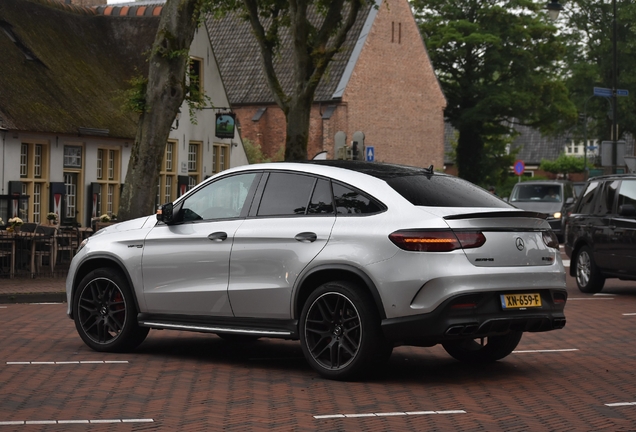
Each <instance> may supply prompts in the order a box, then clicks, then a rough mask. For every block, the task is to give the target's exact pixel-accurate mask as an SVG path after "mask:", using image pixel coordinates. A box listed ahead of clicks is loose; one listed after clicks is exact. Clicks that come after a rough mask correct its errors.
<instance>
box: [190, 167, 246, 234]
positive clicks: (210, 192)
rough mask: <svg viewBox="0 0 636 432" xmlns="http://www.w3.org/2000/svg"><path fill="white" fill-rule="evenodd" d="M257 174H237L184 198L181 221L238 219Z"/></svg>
mask: <svg viewBox="0 0 636 432" xmlns="http://www.w3.org/2000/svg"><path fill="white" fill-rule="evenodd" d="M257 176H258V174H256V173H250V174H239V175H235V176H231V177H225V178H222V179H220V180H217V181H215V182H213V183H210V184H208V185H206V186H205V187H203V188H202V189H199V190H198V191H196V192H195V193H193V194H192V195H191V196H189V197H188V198H186V200H185V201H184V203H183V206H182V208H181V213H182V215H183V221H184V222H188V221H196V220H215V219H227V218H234V217H239V216H240V215H241V210H243V206H244V205H245V200H246V198H247V196H248V195H249V192H250V188H251V187H252V185H253V184H254V180H255V179H256V177H257Z"/></svg>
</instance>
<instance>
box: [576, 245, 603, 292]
mask: <svg viewBox="0 0 636 432" xmlns="http://www.w3.org/2000/svg"><path fill="white" fill-rule="evenodd" d="M575 265H576V269H575V270H576V285H577V286H578V287H579V290H580V291H581V292H583V293H587V294H595V293H598V292H601V290H602V289H603V285H605V278H604V277H603V275H602V274H601V272H600V271H599V269H598V267H596V263H595V262H594V258H592V249H590V247H589V246H583V247H582V248H581V250H580V251H579V253H578V254H577V256H576V264H575Z"/></svg>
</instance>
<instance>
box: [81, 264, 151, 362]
mask: <svg viewBox="0 0 636 432" xmlns="http://www.w3.org/2000/svg"><path fill="white" fill-rule="evenodd" d="M73 317H74V321H75V328H76V329H77V332H78V333H79V335H80V337H81V338H82V340H83V341H84V343H85V344H86V345H88V346H89V347H91V348H92V349H94V350H95V351H100V352H126V351H130V350H133V349H135V348H136V347H137V346H139V345H140V344H141V343H142V342H143V341H144V339H145V338H146V336H147V335H148V331H149V330H150V329H149V328H147V327H140V326H139V325H138V324H137V308H136V306H135V301H134V298H133V295H132V292H131V290H130V287H129V286H128V282H127V281H126V279H125V278H124V276H123V275H122V274H121V272H119V271H117V270H114V269H111V268H100V269H97V270H93V271H92V272H90V273H89V274H87V275H86V276H85V277H84V278H83V279H82V281H81V282H80V284H79V285H78V286H77V289H76V290H75V295H74V296H73Z"/></svg>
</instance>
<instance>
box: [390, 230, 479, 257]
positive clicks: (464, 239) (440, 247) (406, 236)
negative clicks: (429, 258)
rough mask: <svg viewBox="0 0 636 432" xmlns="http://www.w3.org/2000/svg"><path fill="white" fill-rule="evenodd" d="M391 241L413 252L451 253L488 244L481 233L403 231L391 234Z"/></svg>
mask: <svg viewBox="0 0 636 432" xmlns="http://www.w3.org/2000/svg"><path fill="white" fill-rule="evenodd" d="M389 239H390V240H391V241H392V242H393V243H394V244H395V245H396V246H397V247H399V248H400V249H404V250H407V251H412V252H449V251H452V250H455V249H460V248H464V249H467V248H477V247H480V246H481V245H483V244H484V243H486V237H485V236H484V235H483V234H482V233H481V232H479V231H460V232H453V231H451V230H437V231H426V230H401V231H396V232H394V233H392V234H390V235H389Z"/></svg>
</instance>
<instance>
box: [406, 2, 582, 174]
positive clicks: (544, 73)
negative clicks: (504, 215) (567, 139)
mask: <svg viewBox="0 0 636 432" xmlns="http://www.w3.org/2000/svg"><path fill="white" fill-rule="evenodd" d="M411 5H412V6H413V8H414V10H415V13H416V18H417V20H418V22H419V27H420V30H421V33H422V36H423V38H424V42H425V43H426V46H427V48H428V52H429V55H430V57H431V60H432V63H433V66H434V67H435V69H436V72H437V75H438V78H439V81H440V84H441V86H442V89H443V91H444V94H445V96H446V99H447V102H448V105H447V108H446V112H445V115H446V118H447V120H448V121H450V123H451V124H452V125H453V126H454V127H455V128H456V129H457V130H458V131H459V134H460V136H459V140H458V147H457V164H458V168H459V173H460V176H462V177H464V178H466V179H468V180H470V181H472V182H474V183H482V182H483V181H484V179H485V178H486V177H487V176H488V171H487V165H488V164H487V157H485V156H484V154H485V151H484V150H485V147H486V145H487V143H488V142H489V141H492V139H493V137H495V136H507V135H511V134H512V124H511V123H512V122H513V121H515V122H518V123H521V124H525V125H528V126H532V127H535V128H538V129H540V130H541V131H542V132H546V133H548V132H553V131H557V130H559V129H560V127H561V125H562V124H573V123H574V122H575V120H576V110H575V109H574V105H573V104H572V103H571V102H570V100H569V98H568V92H567V89H566V87H565V84H564V83H563V79H562V78H561V70H560V65H561V64H560V60H561V58H562V57H563V55H564V52H565V44H564V40H563V38H561V37H560V36H559V35H558V34H557V32H556V28H555V27H554V26H553V25H552V24H551V23H550V22H549V21H548V18H547V15H546V13H545V12H544V9H543V8H544V6H545V1H535V0H505V1H503V0H412V1H411Z"/></svg>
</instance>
